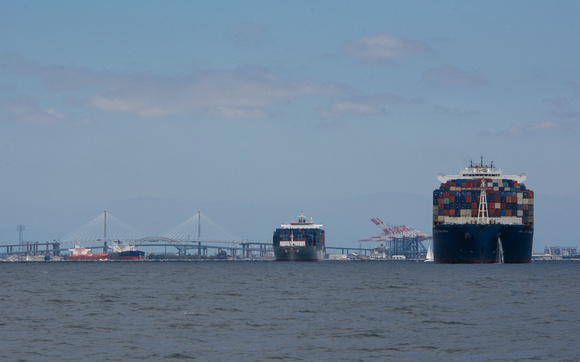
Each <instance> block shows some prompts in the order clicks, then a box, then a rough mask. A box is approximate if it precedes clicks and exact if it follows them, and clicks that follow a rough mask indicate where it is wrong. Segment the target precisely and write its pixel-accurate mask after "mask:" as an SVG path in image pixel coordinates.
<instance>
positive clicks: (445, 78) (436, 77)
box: [423, 65, 488, 88]
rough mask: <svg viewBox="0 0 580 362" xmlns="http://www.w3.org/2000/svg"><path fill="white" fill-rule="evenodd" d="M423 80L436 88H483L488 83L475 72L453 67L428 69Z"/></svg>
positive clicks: (444, 66)
mask: <svg viewBox="0 0 580 362" xmlns="http://www.w3.org/2000/svg"><path fill="white" fill-rule="evenodd" d="M423 79H424V80H425V81H426V82H428V83H429V84H430V85H431V86H433V87H436V88H466V87H481V86H486V85H488V82H487V81H486V80H485V79H484V78H483V77H482V76H480V75H478V74H477V73H474V72H467V71H464V70H461V69H459V68H457V67H454V66H452V65H442V66H440V67H434V68H431V69H428V70H427V71H426V72H425V73H424V74H423Z"/></svg>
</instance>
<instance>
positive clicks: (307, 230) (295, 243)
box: [272, 213, 326, 261]
mask: <svg viewBox="0 0 580 362" xmlns="http://www.w3.org/2000/svg"><path fill="white" fill-rule="evenodd" d="M272 246H273V248H274V254H275V256H276V260H278V261H321V260H323V259H324V256H325V253H326V247H325V240H324V230H323V229H322V225H321V224H315V223H314V222H312V220H311V221H310V222H307V221H306V216H304V213H300V216H299V217H298V222H291V223H289V224H283V225H281V226H280V228H278V229H276V231H274V236H273V238H272Z"/></svg>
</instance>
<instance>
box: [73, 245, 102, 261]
mask: <svg viewBox="0 0 580 362" xmlns="http://www.w3.org/2000/svg"><path fill="white" fill-rule="evenodd" d="M68 250H69V251H70V254H69V255H68V260H73V261H95V260H108V259H109V254H107V253H103V254H93V252H92V250H91V249H89V248H83V247H81V246H80V245H75V247H74V249H68Z"/></svg>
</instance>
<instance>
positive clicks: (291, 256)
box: [274, 246, 325, 261]
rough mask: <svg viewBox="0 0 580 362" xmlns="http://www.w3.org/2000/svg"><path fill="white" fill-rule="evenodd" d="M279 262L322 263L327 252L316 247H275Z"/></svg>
mask: <svg viewBox="0 0 580 362" xmlns="http://www.w3.org/2000/svg"><path fill="white" fill-rule="evenodd" d="M274 255H275V256H276V260H277V261H322V260H324V255H325V251H324V250H316V247H314V246H275V247H274Z"/></svg>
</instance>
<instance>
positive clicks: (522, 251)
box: [433, 224, 533, 263]
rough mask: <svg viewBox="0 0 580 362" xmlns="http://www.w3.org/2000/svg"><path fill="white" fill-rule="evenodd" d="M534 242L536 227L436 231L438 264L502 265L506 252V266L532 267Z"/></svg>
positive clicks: (465, 227) (467, 226) (471, 226)
mask: <svg viewBox="0 0 580 362" xmlns="http://www.w3.org/2000/svg"><path fill="white" fill-rule="evenodd" d="M498 241H499V242H498ZM532 242H533V227H532V226H530V225H502V224H488V225H477V224H442V225H436V226H434V227H433V254H434V259H435V262H436V263H499V262H502V260H501V259H502V258H501V255H502V252H503V262H504V263H530V262H531V261H532ZM500 245H501V249H500Z"/></svg>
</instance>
